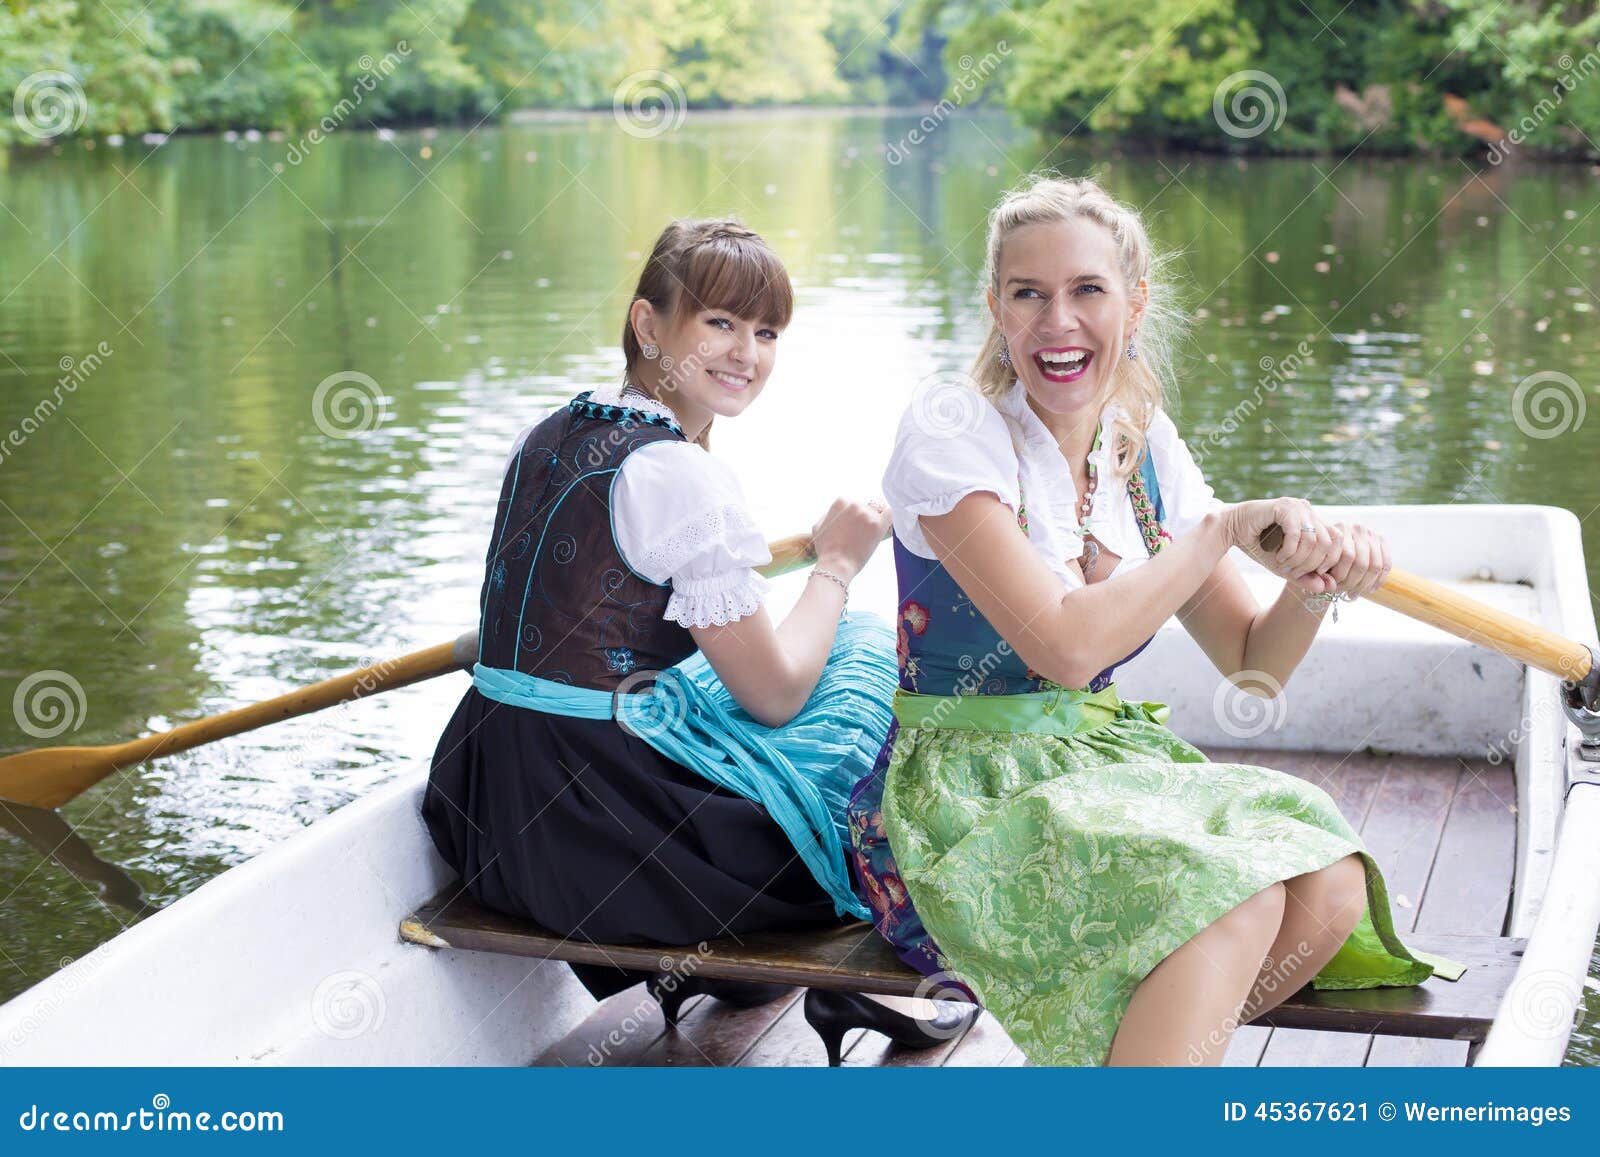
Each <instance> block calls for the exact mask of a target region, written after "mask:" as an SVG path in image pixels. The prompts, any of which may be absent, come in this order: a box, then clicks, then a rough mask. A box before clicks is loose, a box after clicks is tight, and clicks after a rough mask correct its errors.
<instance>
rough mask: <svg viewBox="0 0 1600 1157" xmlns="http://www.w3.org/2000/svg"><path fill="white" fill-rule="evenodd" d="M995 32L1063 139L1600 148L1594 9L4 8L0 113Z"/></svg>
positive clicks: (889, 94)
mask: <svg viewBox="0 0 1600 1157" xmlns="http://www.w3.org/2000/svg"><path fill="white" fill-rule="evenodd" d="M1002 41H1003V42H1005V45H1006V50H1005V52H1004V53H1003V54H1001V55H1003V57H1004V61H1003V64H1002V66H1001V67H999V68H997V69H987V68H986V69H985V70H984V71H983V73H982V77H981V78H980V79H982V80H983V81H984V83H985V85H986V87H987V89H988V92H989V93H991V94H993V96H995V97H998V98H1000V99H1003V100H1004V102H1005V103H1006V104H1007V105H1008V106H1009V107H1011V108H1012V109H1014V110H1015V111H1016V112H1017V113H1018V115H1019V116H1021V117H1023V118H1024V119H1025V120H1027V121H1029V122H1031V123H1034V124H1037V125H1039V126H1041V127H1043V128H1046V129H1048V130H1050V131H1052V132H1054V133H1057V134H1066V133H1086V134H1107V135H1114V136H1118V137H1123V138H1133V139H1141V140H1148V141H1169V142H1177V143H1182V144H1187V145H1192V146H1198V147H1202V148H1226V149H1234V150H1262V151H1305V150H1343V149H1348V148H1352V147H1361V148H1367V149H1373V150H1392V151H1414V150H1430V151H1443V152H1464V151H1469V150H1473V149H1480V148H1483V147H1485V146H1494V147H1501V146H1499V145H1495V142H1496V141H1500V142H1503V144H1504V150H1505V151H1512V150H1513V149H1521V150H1524V151H1526V152H1529V153H1538V152H1550V153H1564V154H1568V155H1600V144H1597V143H1596V142H1597V141H1600V9H1597V8H1596V6H1595V4H1594V0H1348V2H1347V0H1294V3H1288V4H1285V3H1282V2H1281V0H1143V2H1142V3H1139V4H1136V5H1131V6H1123V5H1117V4H1105V3H1103V2H1101V0H910V2H909V3H907V2H906V0H815V2H812V3H805V4H797V3H794V2H793V0H631V2H630V3H627V4H624V3H622V2H621V0H601V2H600V3H598V4H596V3H591V2H588V0H405V2H403V3H402V2H398V0H304V2H302V3H299V4H296V3H295V2H294V0H0V105H3V103H4V99H5V97H6V96H7V95H11V96H13V97H15V95H16V94H18V93H19V91H21V92H23V94H24V95H27V94H29V93H32V92H35V91H36V90H38V89H40V88H41V87H42V88H44V89H50V90H51V91H49V92H47V93H46V96H47V97H49V98H51V99H54V98H56V97H58V96H60V93H61V92H65V93H67V94H68V95H69V96H70V95H71V89H73V88H74V87H76V89H77V90H79V91H80V92H81V94H82V96H81V98H78V107H77V108H76V109H72V110H68V111H69V112H71V113H73V114H74V115H72V116H71V117H70V118H69V119H70V124H71V125H72V126H75V128H76V131H80V132H84V133H89V134H95V135H104V134H108V133H132V132H140V131H146V130H168V129H172V128H179V129H195V130H198V129H217V128H262V129H272V128H279V129H296V128H301V127H304V126H307V125H310V124H313V123H316V122H318V121H322V120H325V119H327V118H328V117H330V116H333V117H334V119H336V120H337V121H338V122H339V123H340V124H343V123H348V122H353V123H357V124H382V123H395V122H400V123H404V122H414V121H423V120H434V121H437V120H445V121H452V120H453V121H459V120H471V121H476V120H479V119H483V118H488V117H493V116H498V115H502V114H504V113H506V112H508V111H511V110H515V109H519V108H605V107H608V106H609V105H610V104H611V102H612V99H613V97H614V95H615V94H616V93H617V92H618V89H619V85H621V83H622V82H623V81H624V79H625V78H627V77H630V76H632V75H634V74H637V73H641V72H656V71H659V72H665V73H667V74H669V76H670V77H671V80H672V82H673V83H675V84H676V85H677V86H678V87H679V88H681V90H682V91H683V93H684V94H685V96H686V98H687V100H688V102H689V103H690V105H692V106H698V107H717V106H729V105H762V104H780V103H783V104H787V103H841V102H863V103H886V102H892V103H904V102H912V101H928V100H935V99H938V98H939V97H940V96H942V95H944V94H945V93H946V92H947V91H949V90H950V87H951V86H954V85H956V84H958V83H963V82H965V83H967V84H970V83H971V81H972V80H973V78H972V77H970V76H965V75H964V72H966V71H968V70H964V69H963V68H962V65H961V62H962V61H963V59H965V58H968V57H970V58H971V59H972V60H978V61H982V60H985V59H989V60H994V59H998V57H997V56H996V55H995V54H996V51H997V49H998V47H999V45H1000V44H1001V42H1002ZM941 58H942V64H941ZM41 76H43V77H45V78H47V79H44V80H41V79H39V78H41ZM63 77H64V78H66V80H65V82H63V80H62V78H63ZM1263 77H1264V78H1265V79H1263ZM56 89H60V92H57V91H55V90H56ZM666 91H671V88H670V85H669V86H667V89H666ZM963 92H964V93H965V94H967V99H968V101H970V99H971V95H970V94H971V89H970V88H964V89H963ZM1219 102H1220V103H1219ZM44 103H45V104H46V105H48V103H49V101H48V100H47V101H45V102H44ZM964 103H965V102H964ZM1219 109H1222V110H1226V111H1225V113H1222V114H1219ZM0 111H3V110H0ZM1235 113H1237V115H1238V116H1240V117H1243V118H1252V117H1255V118H1259V117H1266V118H1267V119H1268V120H1269V121H1270V122H1271V127H1270V128H1269V129H1267V130H1266V131H1261V132H1253V131H1245V132H1239V131H1231V132H1230V131H1229V130H1230V127H1236V125H1237V122H1235V124H1234V125H1233V126H1230V124H1229V123H1228V122H1229V121H1230V119H1231V118H1233V117H1234V116H1235ZM1280 114H1281V115H1280ZM1254 123H1255V122H1253V121H1249V120H1248V119H1247V121H1246V127H1247V129H1248V128H1251V127H1253V125H1254ZM28 130H29V125H27V124H24V123H22V122H21V121H19V119H18V118H17V117H15V116H11V117H3V116H0V143H3V142H5V141H7V140H25V139H28V138H29V137H37V136H38V135H39V133H38V132H37V131H34V132H30V131H28Z"/></svg>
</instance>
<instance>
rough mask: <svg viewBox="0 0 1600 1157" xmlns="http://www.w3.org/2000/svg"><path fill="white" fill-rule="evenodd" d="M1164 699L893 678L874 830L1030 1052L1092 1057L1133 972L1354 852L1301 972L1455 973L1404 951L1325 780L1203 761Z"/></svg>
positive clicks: (945, 960) (1109, 691) (1364, 976)
mask: <svg viewBox="0 0 1600 1157" xmlns="http://www.w3.org/2000/svg"><path fill="white" fill-rule="evenodd" d="M1168 711H1169V709H1168V708H1167V707H1166V706H1165V705H1164V704H1160V703H1134V702H1124V701H1122V700H1121V699H1120V698H1119V697H1118V695H1117V691H1116V687H1115V685H1113V686H1110V687H1107V688H1106V689H1105V690H1103V691H1098V692H1087V691H1072V690H1061V691H1046V692H1040V693H1037V694H1027V695H969V696H939V695H914V694H910V693H907V692H904V691H901V692H897V693H896V695H895V700H894V714H895V718H896V719H897V720H898V722H899V733H898V735H897V736H896V738H895V743H894V750H893V753H892V756H891V759H890V762H889V765H888V768H887V771H886V773H885V781H884V796H883V822H884V830H885V832H886V834H887V836H888V838H889V843H890V846H891V847H892V848H893V850H894V855H895V859H896V861H897V862H898V864H899V868H900V874H901V878H902V879H903V881H904V883H905V887H906V891H907V893H908V894H909V895H910V898H911V901H912V904H913V905H914V906H915V908H916V911H917V913H918V915H919V916H921V918H922V922H923V925H924V926H925V927H926V928H927V930H928V933H929V934H930V935H931V937H932V938H933V940H934V942H935V943H936V944H937V946H938V950H939V964H940V967H941V968H944V969H945V970H947V971H948V972H949V973H950V974H952V975H953V976H954V977H955V978H957V979H959V980H961V981H962V982H963V983H965V984H967V986H968V987H969V988H970V989H971V990H972V991H973V993H975V994H976V995H977V996H978V998H979V999H980V1000H981V1001H982V1002H983V1005H984V1007H985V1008H986V1009H988V1010H989V1011H990V1012H991V1013H992V1014H993V1015H994V1016H995V1018H996V1019H997V1020H998V1021H999V1022H1000V1024H1001V1025H1002V1027H1004V1028H1005V1030H1006V1031H1007V1032H1008V1033H1009V1034H1010V1035H1011V1038H1012V1040H1013V1041H1014V1042H1015V1043H1016V1044H1017V1045H1018V1047H1020V1048H1021V1049H1022V1051H1023V1052H1024V1053H1026V1054H1027V1056H1028V1059H1029V1061H1030V1062H1031V1063H1033V1064H1036V1065H1100V1064H1104V1063H1105V1061H1106V1058H1107V1056H1108V1054H1109V1052H1110V1049H1111V1042H1112V1038H1113V1037H1114V1036H1115V1035H1116V1031H1117V1026H1118V1025H1119V1024H1120V1023H1121V1020H1122V1016H1123V1014H1124V1012H1126V1010H1127V1006H1128V1001H1129V1000H1130V999H1131V998H1132V996H1133V992H1134V989H1136V988H1137V987H1138V986H1139V983H1140V982H1141V981H1142V980H1143V979H1144V978H1145V976H1146V975H1148V974H1149V973H1150V971H1151V970H1152V969H1153V968H1155V966H1156V965H1157V964H1159V963H1160V962H1161V961H1162V960H1163V959H1164V958H1165V957H1167V956H1168V955H1169V954H1171V953H1172V951H1173V950H1174V949H1176V948H1178V947H1179V946H1181V945H1182V944H1183V943H1184V942H1185V941H1187V940H1188V939H1189V938H1190V937H1192V936H1194V935H1195V933H1197V932H1199V931H1201V930H1202V929H1203V928H1205V927H1206V926H1207V925H1209V924H1211V923H1212V922H1213V921H1215V920H1216V919H1217V918H1218V917H1220V916H1222V915H1223V914H1224V913H1226V912H1228V911H1229V910H1230V909H1232V908H1235V907H1237V906H1238V905H1239V904H1241V903H1243V902H1244V901H1245V900H1248V899H1249V898H1250V897H1251V896H1253V895H1255V894H1256V893H1257V892H1259V891H1261V890H1262V889H1263V888H1266V887H1268V886H1270V885H1271V884H1273V883H1275V882H1277V881H1279V880H1284V879H1287V878H1288V877H1290V876H1297V875H1300V874H1301V873H1303V872H1311V871H1315V870H1317V869H1319V868H1325V867H1327V866H1328V865H1330V864H1333V863H1335V862H1337V861H1338V860H1340V859H1342V858H1343V857H1345V856H1347V855H1349V854H1350V853H1352V852H1356V853H1359V854H1360V856H1361V859H1362V862H1363V863H1364V864H1365V865H1366V870H1367V873H1366V874H1367V908H1366V911H1365V913H1363V915H1362V917H1361V920H1360V922H1359V923H1358V924H1357V925H1356V927H1355V929H1354V931H1352V932H1351V934H1350V936H1349V938H1348V939H1347V940H1346V941H1345V943H1344V945H1343V946H1342V947H1341V948H1340V949H1339V951H1338V953H1337V954H1336V955H1335V956H1334V957H1333V959H1331V960H1330V961H1329V962H1328V963H1327V964H1326V965H1325V966H1324V967H1323V969H1322V970H1321V971H1320V972H1319V973H1317V975H1316V977H1315V978H1314V979H1313V981H1312V985H1313V987H1315V988H1318V989H1348V988H1376V987H1379V986H1383V985H1412V984H1419V983H1421V982H1422V981H1423V980H1426V979H1427V978H1428V977H1429V976H1432V975H1435V974H1437V975H1439V976H1440V977H1441V978H1444V979H1449V980H1454V979H1457V978H1458V977H1460V975H1461V974H1462V972H1463V971H1464V969H1463V967H1462V966H1461V965H1460V964H1458V963H1456V962H1454V961H1451V960H1446V959H1444V958H1443V957H1439V956H1432V955H1429V954H1427V953H1423V952H1417V951H1414V950H1408V949H1407V948H1406V946H1405V945H1403V944H1401V943H1400V940H1399V938H1398V937H1397V936H1396V935H1395V931H1394V922H1393V919H1392V917H1391V915H1390V911H1389V896H1388V890H1387V889H1386V887H1385V885H1384V881H1383V876H1382V874H1381V873H1380V872H1379V870H1378V865H1377V863H1376V862H1375V861H1374V860H1373V859H1372V857H1371V856H1370V855H1368V854H1367V852H1366V849H1365V848H1364V847H1363V845H1362V842H1361V837H1360V836H1359V835H1358V834H1357V833H1356V831H1355V830H1354V829H1353V828H1352V827H1351V826H1350V824H1349V823H1348V822H1347V821H1346V820H1345V818H1344V816H1343V815H1341V814H1340V812H1339V808H1338V806H1337V805H1336V804H1335V803H1334V802H1333V800H1332V799H1331V798H1330V797H1329V796H1328V794H1327V793H1326V792H1325V791H1323V790H1322V789H1321V788H1319V787H1317V786H1315V785H1314V784H1310V783H1307V782H1305V781H1304V780H1301V779H1297V778H1296V777H1294V776H1292V775H1288V774H1286V773H1284V772H1281V771H1274V770H1272V769H1271V768H1265V767H1253V766H1250V765H1247V764H1239V763H1212V762H1210V761H1208V760H1207V759H1206V757H1205V755H1204V754H1203V753H1202V752H1201V751H1200V750H1199V749H1197V748H1195V747H1194V746H1192V745H1191V744H1189V743H1187V742H1185V741H1184V740H1182V739H1180V738H1178V736H1177V735H1175V734H1173V733H1172V732H1171V731H1170V730H1168V729H1167V727H1166V726H1165V722H1166V719H1167V715H1168Z"/></svg>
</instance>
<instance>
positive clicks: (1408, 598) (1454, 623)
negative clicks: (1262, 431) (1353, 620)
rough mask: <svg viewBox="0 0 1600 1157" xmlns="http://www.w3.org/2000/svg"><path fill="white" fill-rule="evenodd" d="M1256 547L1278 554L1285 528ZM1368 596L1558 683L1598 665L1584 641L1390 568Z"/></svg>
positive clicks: (1272, 529)
mask: <svg viewBox="0 0 1600 1157" xmlns="http://www.w3.org/2000/svg"><path fill="white" fill-rule="evenodd" d="M1257 543H1258V545H1259V546H1260V547H1261V549H1262V550H1263V551H1265V552H1266V553H1268V554H1272V553H1274V552H1275V551H1277V549H1278V548H1279V547H1280V546H1282V545H1283V528H1282V527H1280V526H1279V525H1278V524H1277V523H1273V524H1272V525H1271V526H1269V527H1267V528H1266V529H1265V530H1263V531H1262V532H1261V537H1260V538H1259V539H1258V540H1257ZM1367 598H1369V599H1371V600H1372V601H1373V602H1375V603H1377V604H1378V605H1379V606H1381V607H1388V608H1389V609H1390V610H1391V611H1398V612H1399V613H1400V614H1402V615H1406V616H1408V617H1409V618H1413V619H1416V620H1418V621H1419V622H1424V623H1427V624H1428V625H1429V626H1432V627H1438V628H1439V629H1440V630H1441V631H1445V632H1447V633H1448V634H1451V635H1454V636H1455V637H1456V638H1458V639H1465V640H1466V641H1467V642H1469V643H1476V644H1478V645H1479V646H1480V647H1487V648H1488V649H1489V650H1491V651H1495V652H1497V653H1499V654H1501V655H1505V656H1506V657H1507V658H1510V659H1514V660H1516V661H1517V662H1519V663H1526V664H1527V665H1528V666H1530V667H1533V668H1535V669H1537V670H1540V671H1544V672H1545V673H1547V674H1550V675H1554V676H1555V677H1556V678H1557V679H1562V680H1566V681H1569V682H1573V683H1577V682H1581V681H1582V680H1583V679H1585V678H1587V677H1588V675H1589V669H1590V667H1591V666H1592V664H1593V662H1594V658H1593V656H1592V655H1591V654H1590V652H1589V648H1588V647H1586V646H1584V645H1583V644H1582V643H1579V642H1576V641H1575V640H1572V639H1569V638H1566V637H1565V636H1564V635H1558V634H1556V632H1554V631H1551V630H1547V629H1546V628H1544V627H1541V626H1539V625H1538V624H1537V623H1530V622H1529V621H1528V620H1526V619H1521V618H1518V617H1517V616H1516V615H1512V614H1507V613H1506V612H1505V611H1502V610H1498V609H1496V608H1494V607H1491V606H1489V605H1488V604H1487V603H1481V602H1479V601H1478V600H1477V599H1475V598H1472V597H1470V596H1468V595H1464V594H1462V593H1460V592H1459V591H1454V590H1451V589H1450V588H1449V587H1446V586H1443V585H1441V584H1440V583H1436V582H1434V581H1433V580H1432V579H1425V578H1423V577H1422V576H1421V575H1415V574H1412V573H1411V572H1410V571H1405V570H1400V569H1398V568H1396V569H1391V570H1390V571H1389V576H1388V577H1387V578H1385V579H1384V580H1383V583H1382V585H1381V586H1379V587H1378V589H1377V590H1375V591H1373V592H1372V593H1371V594H1370V595H1368V596H1367Z"/></svg>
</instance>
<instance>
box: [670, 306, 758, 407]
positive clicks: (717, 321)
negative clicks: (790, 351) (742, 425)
mask: <svg viewBox="0 0 1600 1157" xmlns="http://www.w3.org/2000/svg"><path fill="white" fill-rule="evenodd" d="M657 317H658V322H659V321H660V320H662V319H660V316H659V315H657ZM781 332H782V327H781V326H774V325H769V324H767V323H766V322H763V321H757V320H754V319H752V318H748V317H740V316H738V315H737V314H735V313H732V312H730V311H728V310H715V309H695V308H694V306H693V305H692V304H688V303H685V304H684V305H683V306H682V307H681V308H680V309H678V310H677V311H676V312H675V313H674V315H673V316H672V317H671V319H670V320H668V323H667V324H666V325H664V326H660V327H659V328H658V329H657V335H658V336H657V338H656V344H657V345H659V346H660V347H661V356H660V357H659V358H658V359H657V361H656V362H655V364H654V366H653V367H652V366H651V365H650V363H646V364H645V365H644V366H642V367H641V371H642V372H643V373H654V374H655V375H657V382H658V385H659V387H660V389H661V397H662V399H663V400H664V401H666V402H667V404H668V405H672V406H677V405H678V404H679V402H680V401H681V402H686V403H688V404H689V405H692V406H695V407H697V408H699V409H701V410H704V411H706V412H708V413H710V414H714V415H716V416H718V417H724V418H732V417H736V416H737V415H739V414H740V413H742V412H743V411H744V409H745V407H746V406H748V405H749V404H750V403H751V402H753V401H754V400H755V398H756V395H757V394H759V393H761V389H762V387H763V386H765V385H766V384H767V377H768V376H769V375H770V374H771V373H772V366H773V362H774V361H775V360H776V358H777V352H778V335H779V333H781ZM669 358H670V359H671V360H670V361H668V360H667V359H669Z"/></svg>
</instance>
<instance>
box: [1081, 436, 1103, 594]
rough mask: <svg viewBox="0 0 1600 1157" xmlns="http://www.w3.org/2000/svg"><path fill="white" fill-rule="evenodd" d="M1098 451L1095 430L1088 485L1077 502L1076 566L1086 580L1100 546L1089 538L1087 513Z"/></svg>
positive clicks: (1095, 473)
mask: <svg viewBox="0 0 1600 1157" xmlns="http://www.w3.org/2000/svg"><path fill="white" fill-rule="evenodd" d="M1099 449H1100V431H1098V430H1096V431H1095V435H1094V445H1093V446H1091V447H1090V448H1089V461H1088V463H1087V465H1088V468H1089V484H1088V485H1087V486H1085V487H1084V488H1083V497H1082V498H1081V499H1079V500H1078V535H1079V537H1081V538H1082V539H1083V553H1082V554H1080V555H1079V556H1078V565H1079V566H1080V567H1082V568H1083V577H1084V578H1085V579H1086V580H1087V579H1088V577H1089V572H1090V571H1092V570H1093V569H1094V564H1095V563H1096V562H1097V561H1098V560H1099V558H1100V544H1099V543H1098V542H1095V541H1094V540H1093V539H1092V538H1090V537H1089V511H1090V509H1091V508H1093V506H1094V492H1095V489H1096V488H1097V486H1098V485H1099V479H1098V478H1097V477H1096V475H1097V471H1096V470H1095V468H1094V455H1095V451H1096V450H1099Z"/></svg>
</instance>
